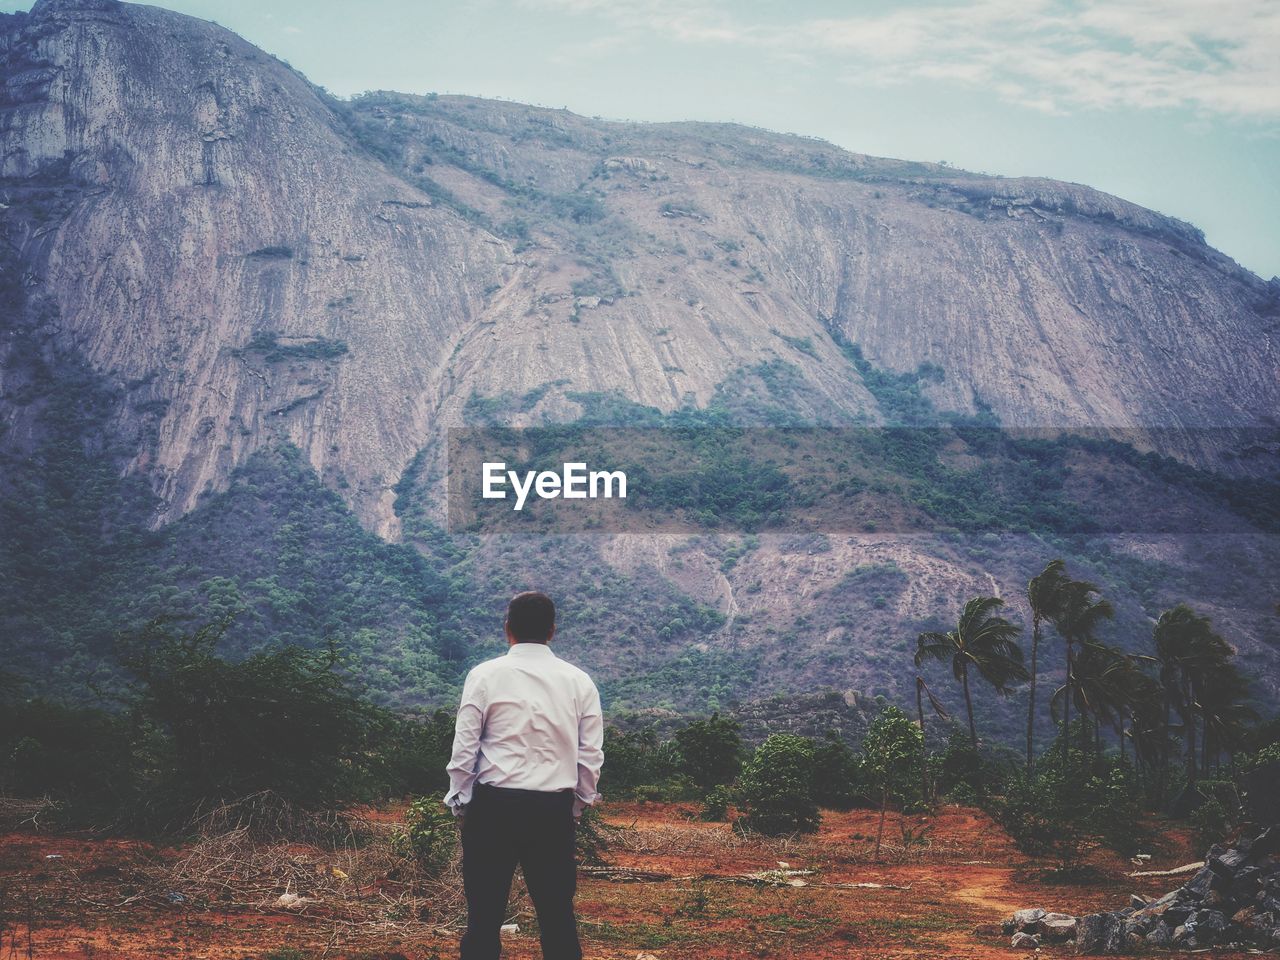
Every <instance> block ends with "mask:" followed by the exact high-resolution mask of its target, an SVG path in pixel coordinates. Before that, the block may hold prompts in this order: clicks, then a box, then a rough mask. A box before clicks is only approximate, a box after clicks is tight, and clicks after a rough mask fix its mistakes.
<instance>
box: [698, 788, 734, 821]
mask: <svg viewBox="0 0 1280 960" xmlns="http://www.w3.org/2000/svg"><path fill="white" fill-rule="evenodd" d="M732 802H733V794H732V793H731V792H730V791H729V788H728V787H723V786H721V787H712V788H711V789H710V790H708V791H707V796H706V799H705V800H703V802H702V812H701V813H700V814H699V817H701V818H702V819H703V820H706V821H708V822H716V823H720V822H723V821H725V820H728V819H729V804H730V803H732Z"/></svg>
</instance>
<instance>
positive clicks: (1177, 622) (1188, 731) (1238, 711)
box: [1153, 603, 1248, 795]
mask: <svg viewBox="0 0 1280 960" xmlns="http://www.w3.org/2000/svg"><path fill="white" fill-rule="evenodd" d="M1153 639H1154V641H1155V648H1156V662H1157V663H1158V664H1159V666H1160V683H1161V685H1162V686H1163V687H1164V691H1165V727H1166V730H1167V729H1168V727H1169V713H1170V709H1171V708H1172V710H1175V711H1177V713H1178V716H1179V718H1180V719H1181V721H1182V733H1183V741H1184V743H1185V746H1186V768H1187V782H1188V784H1194V783H1195V782H1196V777H1197V764H1196V724H1197V721H1199V720H1203V721H1204V726H1205V737H1206V739H1208V738H1209V737H1211V736H1214V735H1215V734H1216V736H1217V737H1218V738H1219V740H1218V742H1219V743H1222V742H1224V741H1225V742H1227V743H1230V742H1231V741H1232V740H1233V739H1234V738H1235V736H1236V731H1237V729H1238V727H1239V726H1240V724H1242V723H1243V721H1244V720H1245V719H1246V718H1247V716H1248V709H1247V707H1246V706H1245V705H1244V703H1243V701H1244V699H1245V697H1246V696H1247V692H1248V691H1247V685H1246V684H1245V682H1244V680H1243V678H1241V677H1239V675H1238V671H1236V668H1235V666H1234V665H1233V664H1232V663H1231V658H1232V657H1233V656H1234V655H1235V651H1234V650H1232V649H1231V645H1230V644H1228V643H1227V641H1226V640H1224V639H1223V638H1222V637H1221V636H1219V635H1218V634H1217V633H1215V632H1214V630H1213V625H1212V623H1211V622H1210V620H1209V618H1208V617H1202V616H1199V615H1198V614H1197V613H1196V612H1195V611H1194V610H1192V609H1191V608H1190V607H1189V606H1187V605H1186V604H1185V603H1180V604H1178V605H1177V606H1176V607H1173V608H1172V609H1170V610H1166V611H1165V612H1164V613H1162V614H1161V615H1160V619H1159V620H1158V621H1156V626H1155V631H1154V634H1153ZM1165 754H1166V755H1165V758H1164V760H1163V762H1162V765H1161V774H1160V782H1161V795H1163V792H1164V791H1163V786H1164V783H1165V781H1166V779H1167V777H1168V766H1169V763H1168V747H1167V736H1166V748H1165ZM1205 754H1206V756H1205V758H1203V759H1202V762H1201V765H1203V762H1204V760H1207V749H1206V750H1205Z"/></svg>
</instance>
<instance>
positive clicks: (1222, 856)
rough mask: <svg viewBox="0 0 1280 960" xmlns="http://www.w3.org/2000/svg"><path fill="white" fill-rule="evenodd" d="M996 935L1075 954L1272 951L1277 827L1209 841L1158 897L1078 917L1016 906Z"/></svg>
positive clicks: (1277, 907) (1277, 937)
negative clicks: (1192, 865)
mask: <svg viewBox="0 0 1280 960" xmlns="http://www.w3.org/2000/svg"><path fill="white" fill-rule="evenodd" d="M1004 932H1005V934H1006V935H1012V938H1013V940H1012V945H1013V946H1014V947H1036V946H1039V945H1040V944H1041V943H1042V942H1046V943H1052V942H1065V941H1068V940H1071V941H1074V943H1075V945H1076V949H1077V951H1078V952H1080V953H1083V954H1121V953H1136V952H1140V951H1143V950H1146V949H1148V948H1153V947H1155V948H1159V947H1169V948H1173V949H1177V950H1201V949H1206V948H1209V947H1234V948H1242V947H1246V946H1249V947H1257V948H1260V949H1263V950H1274V949H1277V948H1280V826H1270V827H1266V828H1264V829H1261V830H1256V831H1253V832H1251V833H1250V834H1249V835H1247V836H1245V837H1242V838H1241V839H1239V840H1237V841H1234V842H1233V843H1230V844H1219V845H1216V846H1214V847H1213V848H1212V849H1210V851H1209V854H1208V856H1207V857H1206V859H1205V865H1204V866H1203V867H1201V868H1200V870H1199V871H1198V872H1197V873H1196V874H1195V875H1194V876H1193V877H1192V878H1191V880H1190V881H1188V882H1187V883H1186V884H1185V885H1183V886H1181V887H1179V888H1178V889H1176V890H1172V891H1170V892H1169V893H1167V894H1165V895H1164V896H1162V897H1160V898H1159V899H1156V900H1147V899H1146V898H1143V897H1140V896H1137V895H1135V896H1134V898H1133V902H1132V903H1130V905H1129V906H1127V907H1125V908H1124V909H1122V910H1115V911H1111V912H1107V913H1093V914H1089V915H1088V916H1084V917H1080V918H1078V919H1077V918H1075V917H1070V916H1067V915H1065V914H1053V913H1046V912H1045V911H1044V910H1041V909H1033V910H1019V911H1018V912H1016V913H1015V914H1014V915H1013V916H1012V917H1010V918H1009V919H1008V920H1006V921H1005V924H1004Z"/></svg>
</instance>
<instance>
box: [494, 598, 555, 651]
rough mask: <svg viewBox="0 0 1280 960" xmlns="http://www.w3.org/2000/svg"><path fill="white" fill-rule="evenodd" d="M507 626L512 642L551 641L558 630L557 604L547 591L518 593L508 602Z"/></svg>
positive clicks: (508, 635) (508, 636)
mask: <svg viewBox="0 0 1280 960" xmlns="http://www.w3.org/2000/svg"><path fill="white" fill-rule="evenodd" d="M506 628H507V640H509V641H510V642H511V643H549V642H550V641H551V637H552V636H553V635H554V634H555V632H556V605H555V604H554V603H552V602H551V598H550V597H548V596H547V595H546V594H545V593H536V592H534V591H532V590H527V591H525V592H524V593H517V594H516V595H515V596H514V597H512V598H511V602H510V603H509V604H507V622H506Z"/></svg>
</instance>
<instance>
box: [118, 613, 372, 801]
mask: <svg viewBox="0 0 1280 960" xmlns="http://www.w3.org/2000/svg"><path fill="white" fill-rule="evenodd" d="M226 627H227V622H226V621H222V622H220V623H215V624H210V625H207V626H205V627H202V628H200V629H199V630H197V631H195V632H194V633H191V634H185V635H173V634H171V633H169V632H168V630H167V628H166V625H165V624H163V623H160V622H155V623H152V624H150V625H148V627H147V628H146V629H145V630H143V631H142V632H141V633H140V634H138V635H136V636H134V637H132V638H130V639H129V640H128V641H127V643H126V654H125V656H124V662H125V665H126V666H127V667H128V668H129V669H131V670H132V671H133V672H134V674H135V675H136V676H137V678H138V685H137V688H136V690H135V693H134V696H133V699H132V710H133V712H134V714H135V715H136V716H138V717H140V718H141V719H142V721H143V722H145V723H146V724H148V725H150V726H151V727H152V728H153V729H154V730H155V731H156V733H157V734H158V738H157V742H156V744H155V748H156V755H155V757H154V760H155V761H156V769H157V770H158V771H159V773H158V775H157V781H156V783H155V791H154V792H155V794H156V796H157V798H158V802H159V811H162V810H163V808H164V807H165V806H166V805H168V806H170V807H171V808H172V810H173V812H174V813H175V814H177V815H181V814H183V813H188V814H189V813H190V812H193V811H194V810H195V809H197V808H199V807H201V806H203V805H206V804H208V803H209V802H211V801H212V802H216V801H223V800H234V799H237V798H240V797H244V796H248V795H250V794H256V793H260V792H263V791H271V792H273V793H275V794H278V795H279V796H280V797H281V798H283V799H284V800H285V801H287V802H289V803H291V804H293V805H295V806H297V807H298V808H299V809H303V810H314V809H323V808H330V807H335V806H341V805H343V804H346V803H351V802H353V801H358V800H367V799H373V798H374V797H375V796H377V794H378V793H379V792H380V789H379V788H380V787H381V786H382V784H381V783H380V782H379V780H380V778H379V776H378V771H377V769H376V763H375V761H374V755H375V754H376V752H377V748H379V747H380V746H381V745H382V743H383V738H384V736H385V734H386V732H387V728H388V723H389V719H390V718H389V715H388V714H387V713H386V712H385V711H381V710H378V709H377V708H376V707H374V706H372V705H371V704H369V703H367V702H366V701H364V700H362V699H360V698H359V697H358V696H357V695H356V694H355V693H354V692H352V691H351V690H350V689H349V688H348V686H347V682H346V679H345V677H343V675H342V674H341V673H340V672H339V667H340V666H341V665H342V660H341V657H340V656H339V654H338V651H337V649H336V648H335V647H333V646H330V647H327V648H325V649H322V650H319V651H312V650H303V649H301V648H299V647H284V648H281V649H278V650H272V651H269V652H267V651H264V652H261V653H255V654H253V655H252V656H250V657H247V658H245V659H244V660H241V661H238V662H231V661H228V660H224V659H222V658H221V657H219V656H218V655H217V654H216V653H215V649H216V647H217V644H218V641H219V640H220V639H221V637H222V635H223V633H224V632H225V630H226Z"/></svg>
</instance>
